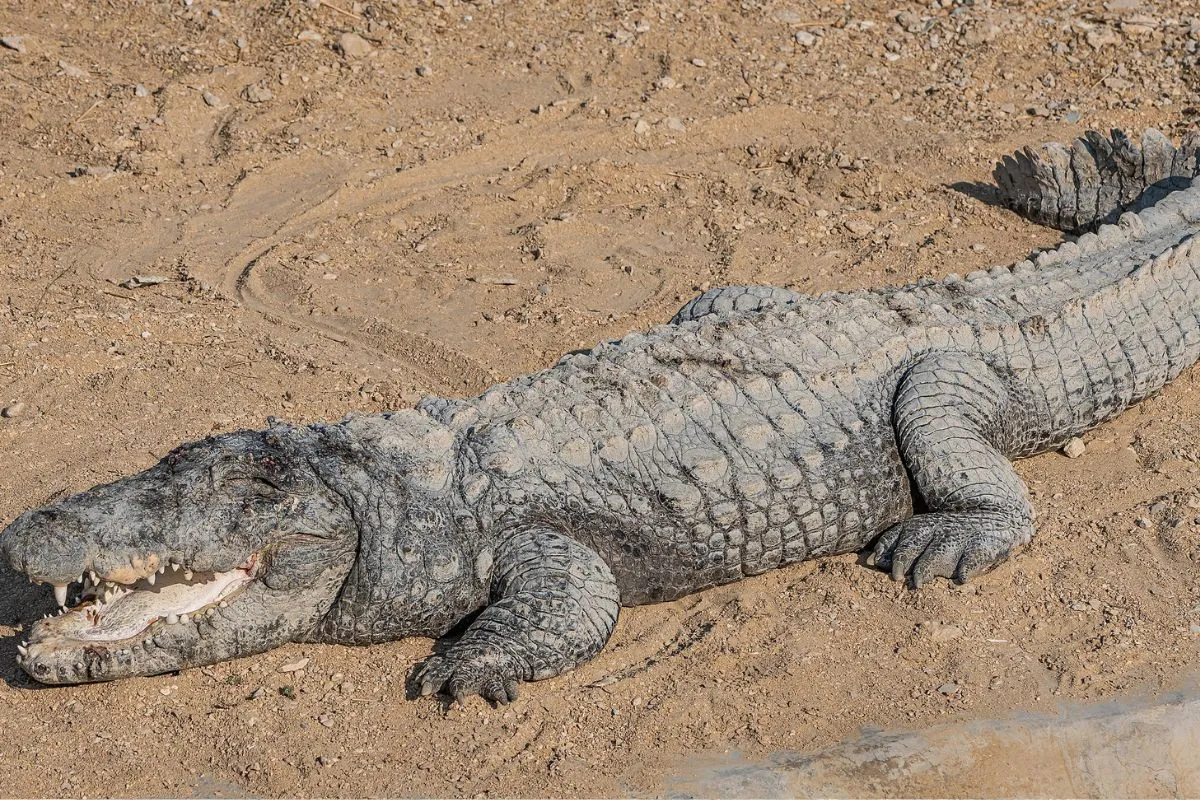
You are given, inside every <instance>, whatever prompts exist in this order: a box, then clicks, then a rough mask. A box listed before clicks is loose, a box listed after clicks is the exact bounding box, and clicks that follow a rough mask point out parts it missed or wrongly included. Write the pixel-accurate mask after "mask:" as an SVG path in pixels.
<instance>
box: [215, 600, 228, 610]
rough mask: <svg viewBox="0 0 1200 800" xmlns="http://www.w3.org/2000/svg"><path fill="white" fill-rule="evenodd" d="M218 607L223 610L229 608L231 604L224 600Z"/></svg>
mask: <svg viewBox="0 0 1200 800" xmlns="http://www.w3.org/2000/svg"><path fill="white" fill-rule="evenodd" d="M217 605H219V606H220V607H221V608H229V603H228V602H226V601H225V600H222V601H221V602H220V603H218V604H217Z"/></svg>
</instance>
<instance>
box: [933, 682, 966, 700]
mask: <svg viewBox="0 0 1200 800" xmlns="http://www.w3.org/2000/svg"><path fill="white" fill-rule="evenodd" d="M961 688H962V687H960V686H959V685H958V684H957V683H943V684H942V685H941V686H939V687H938V693H939V694H944V695H946V696H947V697H949V696H950V695H952V694H958V692H959V689H961Z"/></svg>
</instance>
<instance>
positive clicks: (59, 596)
mask: <svg viewBox="0 0 1200 800" xmlns="http://www.w3.org/2000/svg"><path fill="white" fill-rule="evenodd" d="M54 599H55V601H56V602H57V603H58V604H59V605H60V606H65V605H66V604H67V587H66V586H65V585H60V584H57V583H56V584H54Z"/></svg>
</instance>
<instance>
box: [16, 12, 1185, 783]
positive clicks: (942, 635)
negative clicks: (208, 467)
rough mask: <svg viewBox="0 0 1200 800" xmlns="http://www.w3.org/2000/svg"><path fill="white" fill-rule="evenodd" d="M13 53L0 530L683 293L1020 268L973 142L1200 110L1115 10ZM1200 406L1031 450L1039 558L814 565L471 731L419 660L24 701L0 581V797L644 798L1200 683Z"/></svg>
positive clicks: (41, 27) (394, 16) (342, 25)
mask: <svg viewBox="0 0 1200 800" xmlns="http://www.w3.org/2000/svg"><path fill="white" fill-rule="evenodd" d="M0 37H3V43H2V46H0V81H2V84H3V85H2V89H0V408H5V409H7V410H6V411H5V414H6V416H4V417H3V418H0V524H3V523H5V522H7V521H8V520H10V519H12V518H13V517H14V516H16V515H17V514H18V513H20V512H21V511H22V510H23V509H25V508H28V507H31V506H35V505H40V504H42V503H44V502H46V501H48V500H50V499H52V498H54V497H56V496H58V495H59V494H60V493H62V492H71V491H76V490H80V489H83V488H86V487H88V486H90V485H92V484H95V483H98V482H103V481H108V480H111V479H114V478H116V477H118V476H120V475H124V474H126V473H129V472H131V471H135V470H139V469H142V468H145V467H147V466H149V465H150V464H152V463H154V462H155V461H156V460H157V459H158V458H159V457H160V456H162V455H163V454H164V453H165V452H166V451H167V450H169V449H170V448H171V447H172V446H174V445H175V444H177V443H179V442H180V441H183V440H190V439H196V438H199V437H203V436H204V435H206V434H209V433H211V432H215V431H227V430H233V429H236V428H243V427H261V426H263V425H264V424H265V419H266V417H267V416H268V415H274V416H276V417H279V418H282V419H287V420H290V421H313V420H336V419H339V418H341V417H342V416H343V415H345V414H346V413H348V412H351V411H378V410H383V409H388V408H396V407H401V406H409V405H411V404H412V403H413V402H415V401H416V400H417V399H418V398H419V397H421V396H422V395H424V394H429V393H432V394H442V395H468V394H474V393H477V392H479V391H481V390H482V389H484V388H485V387H486V386H488V385H489V384H491V383H493V382H496V381H500V380H504V379H507V378H509V377H511V376H514V375H518V374H521V373H524V372H529V371H533V370H536V369H539V368H541V367H544V366H546V365H548V364H550V363H552V362H553V361H554V360H555V359H556V358H557V356H558V355H559V354H561V353H563V352H564V351H567V350H571V349H574V348H578V347H585V346H590V345H592V344H594V343H596V342H598V341H601V340H604V339H606V338H612V337H617V336H619V335H622V334H624V333H626V332H629V331H633V330H639V329H645V328H646V327H648V326H650V325H652V324H654V323H656V322H660V321H663V320H665V319H667V318H669V317H670V316H671V314H672V313H674V311H675V309H676V308H677V307H678V306H680V305H681V304H682V303H683V302H684V301H685V300H687V299H688V298H689V297H691V296H692V295H694V294H695V293H696V292H697V291H699V290H701V289H704V288H708V287H710V286H715V285H720V284H724V283H733V282H769V283H776V284H780V285H786V286H790V287H794V288H797V289H800V290H802V291H807V292H819V291H823V290H828V289H833V288H848V287H860V286H867V285H875V284H881V283H905V282H910V281H913V280H915V279H917V278H918V277H921V276H941V275H944V274H946V273H949V272H958V273H966V272H968V271H970V270H972V269H975V268H979V267H985V266H989V265H993V264H997V263H1006V262H1010V261H1013V260H1017V259H1019V258H1021V257H1023V256H1024V255H1025V254H1026V253H1028V252H1029V251H1030V250H1031V249H1032V248H1036V247H1044V246H1047V245H1051V244H1053V243H1055V242H1057V241H1059V240H1060V236H1059V235H1058V234H1056V233H1055V232H1053V231H1047V230H1044V229H1039V228H1036V227H1034V226H1031V225H1029V224H1026V223H1024V222H1022V221H1021V220H1020V219H1018V218H1017V217H1016V216H1015V215H1013V214H1011V213H1010V212H1007V211H1005V210H1003V209H1000V208H997V207H995V205H994V204H993V203H992V202H989V201H991V200H992V199H993V196H992V195H991V193H990V191H989V190H988V188H987V187H986V186H985V184H986V183H987V181H988V180H989V173H990V168H991V164H992V162H993V161H994V159H995V158H996V157H997V156H999V155H1001V154H1003V153H1006V152H1009V151H1011V150H1013V149H1015V148H1017V147H1019V146H1021V145H1023V144H1029V143H1037V142H1040V141H1045V140H1049V139H1056V138H1057V139H1062V138H1067V137H1070V136H1071V135H1073V134H1075V133H1078V132H1080V131H1082V130H1083V129H1085V128H1086V127H1088V126H1092V127H1100V128H1107V127H1110V126H1118V125H1119V126H1125V127H1128V128H1133V129H1140V128H1141V127H1143V126H1146V125H1154V126H1157V127H1159V128H1160V129H1162V130H1164V131H1167V132H1169V133H1171V134H1173V135H1178V134H1179V133H1181V132H1182V131H1184V130H1185V129H1187V128H1188V126H1189V125H1191V124H1192V122H1193V121H1194V119H1195V118H1196V117H1197V116H1198V115H1200V97H1198V92H1200V79H1198V75H1200V73H1198V72H1197V71H1196V65H1197V57H1196V49H1197V43H1198V42H1197V40H1200V17H1192V16H1190V15H1185V16H1180V12H1179V11H1178V7H1177V6H1175V5H1174V4H1170V3H1167V2H1143V3H1139V2H1138V0H1111V1H1110V2H1109V3H1107V4H1101V3H1093V2H1086V3H1078V4H1071V5H1070V6H1065V5H1062V4H1050V3H1043V2H1014V3H1003V4H1002V3H995V4H989V3H987V2H985V1H984V0H980V2H976V3H974V4H970V3H965V4H964V3H960V2H959V0H941V2H936V0H935V2H931V3H925V4H916V3H901V2H895V3H892V2H889V3H880V2H861V3H859V2H856V3H846V4H832V3H827V2H814V1H813V0H767V1H766V2H758V0H745V2H742V3H740V4H739V3H731V2H711V3H710V2H693V3H690V4H688V3H683V2H679V3H671V2H614V3H601V2H584V1H583V0H577V2H571V3H566V2H548V0H534V1H532V2H522V3H518V2H503V1H502V0H492V2H477V3H463V2H459V1H458V0H435V1H434V2H424V1H422V2H415V1H414V0H405V1H404V2H387V1H385V0H378V1H376V2H364V3H352V2H351V0H336V1H335V0H330V2H322V1H321V0H307V2H297V1H295V0H273V1H271V2H267V1H265V0H258V1H256V2H232V1H230V0H187V1H186V2H185V1H184V0H172V1H171V2H134V1H133V0H108V1H107V2H101V1H100V0H92V1H90V2H89V0H70V1H66V0H55V1H54V2H42V0H23V1H18V0H0ZM134 276H157V277H161V278H166V279H167V280H166V281H165V282H161V283H158V282H153V281H151V282H149V283H150V285H142V286H137V285H135V284H131V283H128V281H129V279H130V278H132V277H134ZM130 287H133V288H130ZM1195 381H1196V372H1195V371H1192V372H1189V373H1187V374H1185V375H1184V377H1182V378H1181V379H1180V380H1179V381H1177V382H1176V383H1175V384H1174V385H1172V386H1170V387H1168V388H1167V389H1166V390H1165V391H1163V392H1162V393H1161V394H1160V395H1158V396H1156V397H1154V398H1152V399H1150V400H1147V401H1146V402H1145V403H1143V404H1142V405H1141V406H1139V407H1138V408H1136V409H1133V410H1131V411H1130V412H1128V413H1126V414H1125V415H1124V416H1122V417H1121V418H1120V419H1119V420H1117V421H1116V422H1115V423H1113V424H1109V425H1106V426H1104V427H1102V428H1101V429H1099V430H1097V431H1094V432H1093V433H1092V434H1090V435H1089V436H1088V437H1087V439H1086V441H1087V451H1086V453H1085V454H1084V455H1083V456H1082V457H1080V458H1078V459H1067V458H1066V457H1064V456H1062V455H1060V454H1048V455H1044V456H1041V457H1038V458H1034V459H1030V460H1028V461H1025V462H1023V463H1021V464H1020V465H1019V467H1018V468H1019V470H1020V472H1021V474H1022V475H1023V476H1024V477H1025V478H1026V480H1027V481H1028V482H1029V484H1030V486H1031V488H1032V490H1033V493H1034V499H1035V503H1036V505H1037V507H1038V509H1039V514H1040V517H1039V519H1040V534H1039V536H1038V537H1037V538H1036V539H1035V541H1034V542H1033V544H1032V545H1030V546H1029V547H1028V548H1026V549H1025V550H1024V551H1022V552H1020V553H1019V554H1017V555H1016V556H1015V557H1014V558H1013V559H1012V560H1011V561H1010V562H1009V563H1007V564H1005V565H1003V566H1002V567H1001V568H999V569H997V570H996V571H994V572H993V573H991V574H989V575H986V576H984V577H983V578H981V579H979V580H978V581H977V582H975V583H974V584H971V585H968V586H966V587H962V588H955V587H952V586H950V585H947V584H946V583H945V582H940V583H937V584H936V585H932V586H929V587H927V588H924V589H922V590H921V591H919V592H913V591H910V590H908V589H905V588H903V587H901V586H898V585H896V584H894V583H892V582H891V581H890V580H889V579H887V577H885V576H884V575H883V574H881V573H878V572H876V571H873V570H872V569H870V568H868V567H866V566H865V565H863V564H861V563H859V560H857V559H855V558H853V557H844V558H834V559H828V560H825V561H820V562H816V563H808V564H805V565H801V566H798V567H794V568H788V569H784V570H780V571H777V572H775V573H771V574H767V575H763V576H761V577H758V578H754V579H751V580H748V581H745V582H743V583H741V584H739V585H733V586H728V587H724V588H721V589H717V590H713V591H708V592H705V593H702V594H699V595H696V596H693V597H688V598H685V599H683V600H680V601H678V602H675V603H670V604H666V605H661V606H653V607H645V608H637V609H632V610H626V611H624V612H623V614H622V617H621V621H620V624H619V625H618V628H617V631H616V634H615V636H614V638H613V640H612V642H611V643H610V645H609V646H608V648H607V649H606V650H605V651H604V652H603V653H602V654H601V655H600V656H599V657H598V658H596V659H595V660H594V661H592V662H591V663H589V664H587V665H585V666H584V667H582V668H580V669H579V670H577V671H575V672H573V673H570V674H568V675H565V676H563V677H560V678H556V679H553V680H550V681H546V682H544V683H541V684H537V685H530V686H527V687H525V690H524V692H523V695H522V698H521V699H520V700H519V701H518V702H516V703H515V704H513V705H512V706H509V707H504V708H491V707H489V706H487V705H486V704H485V703H483V702H482V701H481V700H479V699H478V698H476V699H475V700H473V701H471V702H470V703H468V704H467V705H466V707H454V708H446V707H445V706H444V705H442V704H440V703H438V702H435V701H434V700H431V699H423V700H411V699H406V698H405V696H404V695H405V693H404V682H405V677H406V675H407V673H408V672H409V670H410V669H411V667H412V665H413V664H415V663H416V662H418V661H419V660H421V659H422V658H423V657H424V656H425V655H427V654H428V652H429V647H430V642H429V641H428V640H407V641H402V642H396V643H394V644H390V645H384V646H378V647H371V648H359V649H352V648H345V647H331V646H328V647H327V646H289V647H286V648H283V649H280V650H276V651H273V652H270V653H267V654H265V655H261V656H257V657H253V658H247V659H242V660H239V661H236V662H231V663H225V664H221V665H218V666H215V667H211V668H206V669H195V670H189V671H186V672H184V673H182V674H178V675H168V676H162V677H156V678H147V679H138V680H129V681H124V682H120V683H116V684H108V685H93V686H81V687H73V688H65V689H62V688H60V689H45V688H39V687H37V686H36V685H35V684H33V683H32V682H31V681H29V680H28V679H27V678H25V677H24V675H23V674H22V673H20V672H19V671H18V670H17V668H16V667H15V666H14V663H13V656H14V653H15V647H16V643H17V641H18V640H19V638H20V636H19V633H18V627H17V626H18V625H19V624H20V623H21V622H22V621H28V620H29V619H31V618H35V617H36V616H37V615H38V614H39V613H40V612H41V611H44V610H46V609H47V608H48V607H49V605H50V603H51V601H50V598H49V597H48V596H47V595H48V591H46V590H45V589H35V588H34V587H30V586H29V585H28V584H17V583H14V582H13V581H12V580H10V579H9V578H7V577H6V578H3V579H2V582H0V587H3V588H2V591H3V596H2V597H0V626H7V627H0V634H2V635H4V637H5V638H3V639H0V677H3V678H4V683H3V684H0V731H2V733H0V794H4V795H17V796H36V795H67V796H82V795H152V796H153V795H158V796H166V795H180V794H182V795H189V794H224V795H237V794H248V795H296V794H299V795H326V796H333V795H384V794H386V795H455V796H495V795H525V796H528V795H610V794H659V793H663V792H664V791H665V790H664V788H663V787H664V785H665V784H664V783H663V779H662V776H663V775H664V774H666V773H669V772H671V771H672V770H674V769H676V767H677V765H678V764H679V763H681V761H680V759H681V758H683V757H684V756H685V755H687V754H694V753H700V752H717V753H721V752H726V751H740V752H743V753H745V754H747V755H748V756H749V757H754V756H756V755H761V754H765V753H769V752H774V751H780V750H787V751H800V752H804V751H809V750H813V749H817V748H821V747H825V746H828V745H830V744H832V743H835V742H837V741H839V740H842V739H845V738H847V737H851V736H854V735H857V734H859V733H860V732H861V731H862V730H863V729H868V730H872V729H878V728H884V729H920V728H922V727H925V726H928V725H931V724H934V723H939V722H945V721H947V720H951V719H962V718H971V717H977V716H991V717H995V716H1002V715H1005V714H1009V713H1012V712H1018V711H1040V712H1054V711H1055V709H1057V708H1059V707H1060V704H1064V703H1079V702H1085V701H1090V700H1094V699H1097V698H1107V697H1112V696H1120V695H1128V694H1140V695H1154V694H1156V693H1159V692H1162V691H1164V690H1167V689H1169V688H1171V687H1173V686H1176V685H1178V684H1179V682H1180V681H1183V680H1185V679H1186V677H1187V676H1188V675H1189V674H1193V671H1194V665H1195V663H1196V660H1197V656H1198V655H1200V585H1198V582H1197V580H1196V578H1197V570H1198V566H1200V532H1198V530H1200V480H1198V477H1200V467H1198V466H1197V462H1198V459H1200V443H1198V442H1197V432H1198V430H1200V393H1195V392H1194V391H1193V389H1194V387H1195ZM301 658H307V659H310V660H309V662H308V664H307V667H306V668H305V669H304V670H302V671H299V672H281V671H280V667H281V666H284V665H287V664H289V663H293V662H296V661H298V660H299V659H301Z"/></svg>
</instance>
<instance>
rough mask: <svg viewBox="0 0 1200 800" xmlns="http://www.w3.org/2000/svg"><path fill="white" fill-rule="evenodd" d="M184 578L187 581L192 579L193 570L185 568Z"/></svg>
mask: <svg viewBox="0 0 1200 800" xmlns="http://www.w3.org/2000/svg"><path fill="white" fill-rule="evenodd" d="M183 579H184V580H185V581H190V580H191V579H192V571H191V570H190V569H185V570H184V571H183Z"/></svg>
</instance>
